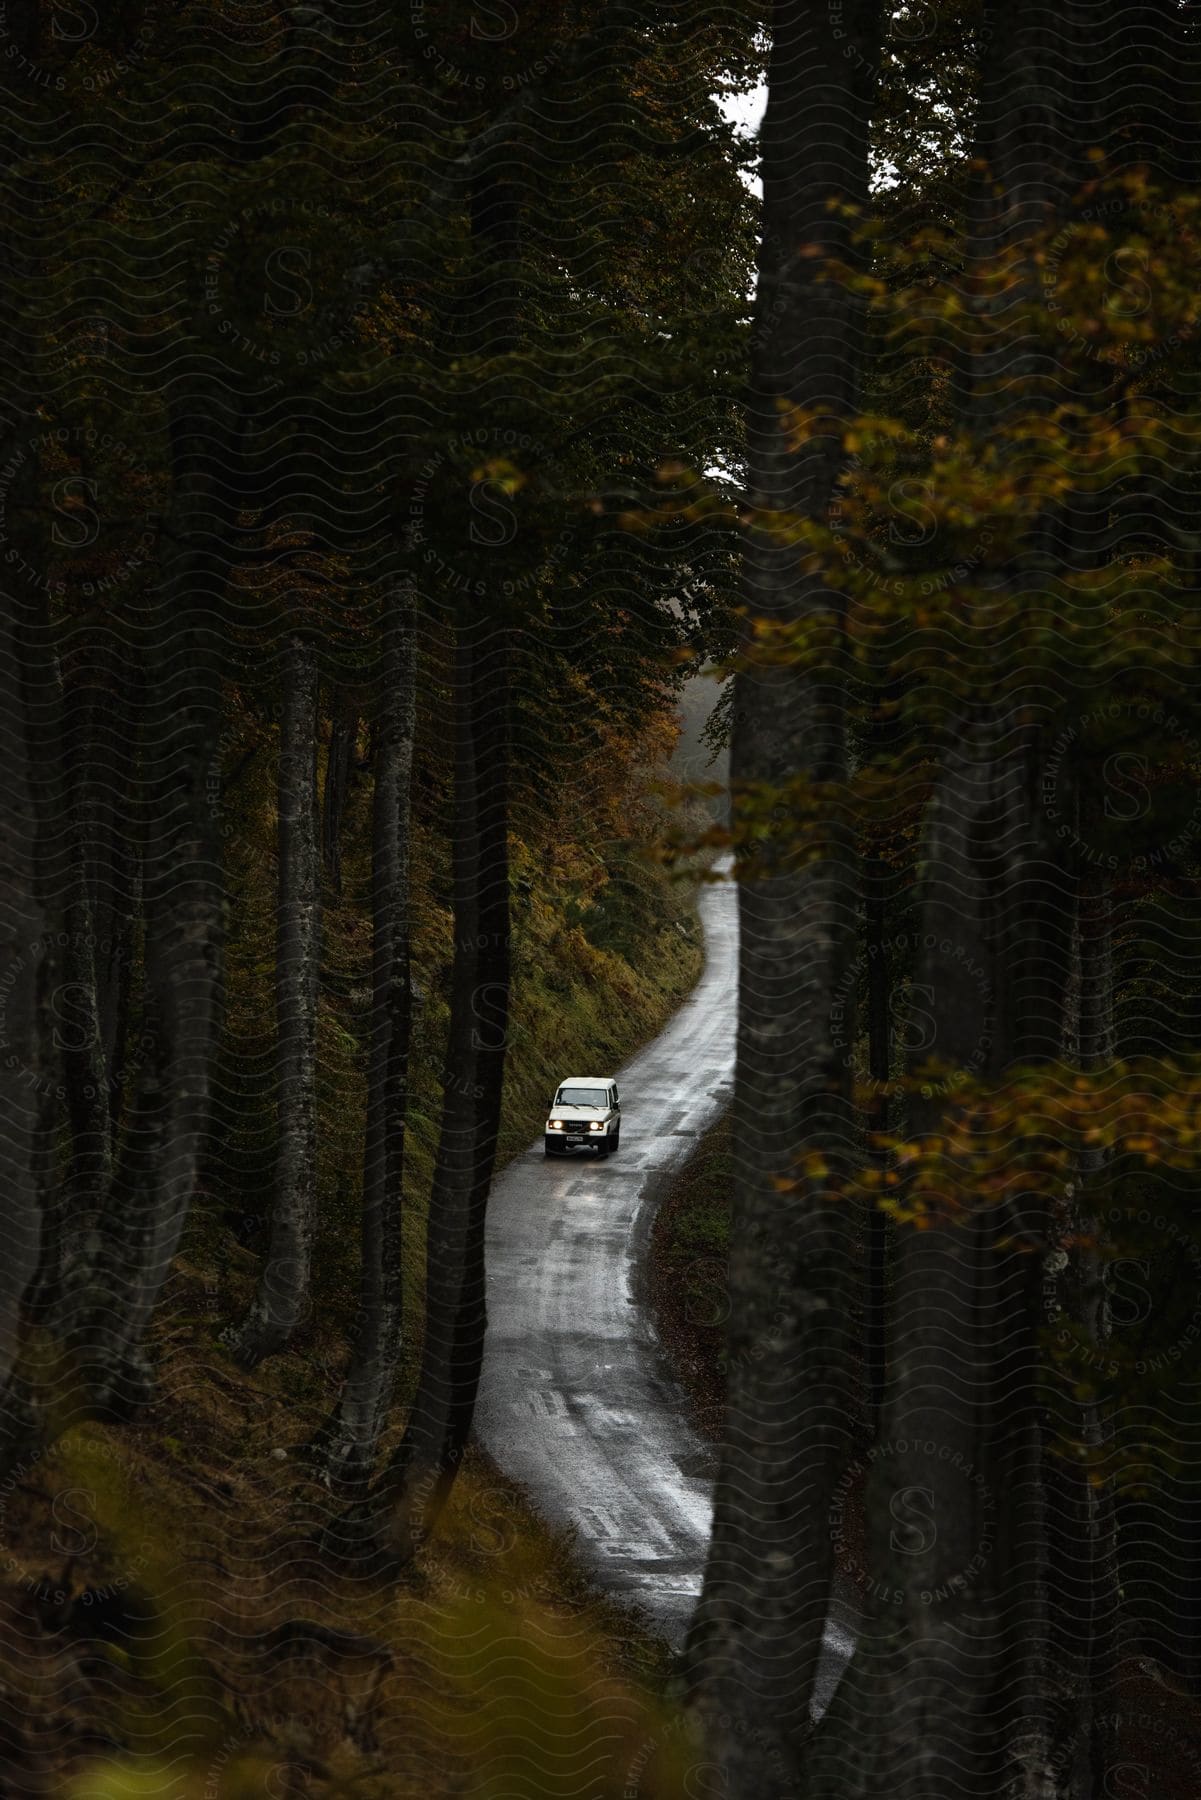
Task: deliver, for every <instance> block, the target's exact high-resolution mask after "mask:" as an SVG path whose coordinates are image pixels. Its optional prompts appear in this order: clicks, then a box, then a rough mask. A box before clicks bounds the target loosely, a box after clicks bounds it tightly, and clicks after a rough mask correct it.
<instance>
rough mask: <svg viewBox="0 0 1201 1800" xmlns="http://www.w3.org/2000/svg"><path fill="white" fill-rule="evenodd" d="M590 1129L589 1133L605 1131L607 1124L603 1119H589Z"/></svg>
mask: <svg viewBox="0 0 1201 1800" xmlns="http://www.w3.org/2000/svg"><path fill="white" fill-rule="evenodd" d="M588 1129H589V1131H603V1130H604V1129H605V1122H604V1120H603V1119H589V1121H588Z"/></svg>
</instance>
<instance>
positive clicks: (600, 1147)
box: [546, 1075, 621, 1156]
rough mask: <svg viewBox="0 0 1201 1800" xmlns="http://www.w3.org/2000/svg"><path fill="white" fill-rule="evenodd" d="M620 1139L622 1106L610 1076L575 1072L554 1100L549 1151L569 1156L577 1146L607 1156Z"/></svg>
mask: <svg viewBox="0 0 1201 1800" xmlns="http://www.w3.org/2000/svg"><path fill="white" fill-rule="evenodd" d="M620 1140H621V1107H620V1105H619V1104H618V1100H617V1083H616V1082H615V1081H614V1080H613V1077H612V1076H611V1075H572V1076H571V1077H570V1078H569V1079H568V1080H567V1081H565V1082H564V1083H563V1084H562V1086H561V1087H560V1089H559V1091H558V1093H557V1094H556V1095H555V1097H554V1100H553V1101H552V1102H551V1109H550V1113H549V1115H548V1117H547V1121H546V1154H547V1155H548V1156H566V1155H567V1152H568V1151H569V1150H571V1149H573V1148H575V1147H576V1146H579V1145H582V1146H584V1148H586V1149H588V1148H590V1149H593V1150H595V1151H596V1154H597V1155H598V1156H608V1155H609V1153H610V1151H612V1150H616V1148H617V1146H618V1143H619V1142H620Z"/></svg>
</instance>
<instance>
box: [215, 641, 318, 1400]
mask: <svg viewBox="0 0 1201 1800" xmlns="http://www.w3.org/2000/svg"><path fill="white" fill-rule="evenodd" d="M319 688H320V682H319V677H318V667H317V651H316V646H315V645H314V644H313V643H312V642H311V641H310V640H309V639H308V638H306V637H305V636H303V635H301V634H299V633H294V634H293V635H292V637H291V638H290V640H289V642H288V645H287V650H286V655H285V658H284V666H283V675H282V680H281V689H282V698H281V705H280V734H279V782H278V794H279V807H278V811H279V901H278V907H277V911H276V931H277V941H276V957H275V1024H276V1053H275V1066H276V1087H275V1110H276V1135H277V1147H276V1161H275V1193H274V1198H273V1201H272V1207H271V1241H270V1244H269V1247H268V1250H267V1257H266V1260H265V1262H264V1264H263V1270H262V1274H261V1276H260V1279H259V1285H258V1291H257V1292H256V1294H255V1297H254V1300H253V1301H252V1303H251V1307H250V1311H249V1313H248V1314H247V1316H246V1318H245V1320H244V1321H243V1323H242V1327H241V1329H240V1331H239V1333H238V1337H237V1343H236V1355H237V1356H238V1358H239V1360H240V1361H241V1362H242V1363H243V1364H244V1365H245V1366H246V1367H248V1368H254V1367H255V1366H256V1365H257V1364H258V1363H260V1362H261V1361H262V1360H263V1358H264V1357H265V1356H271V1355H274V1354H275V1353H276V1352H278V1351H280V1350H283V1349H285V1348H286V1347H287V1345H288V1343H289V1341H290V1339H291V1336H292V1333H293V1332H294V1331H295V1330H296V1327H297V1326H298V1325H299V1324H300V1323H301V1321H302V1319H303V1318H304V1316H305V1313H306V1311H307V1308H308V1306H309V1304H310V1287H311V1282H312V1259H313V1232H314V1228H315V1225H316V1217H315V1215H316V1207H317V1000H318V995H319V992H320V986H321V862H320V851H319V847H318V820H317V721H318V698H319Z"/></svg>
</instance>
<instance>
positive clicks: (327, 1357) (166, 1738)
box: [0, 884, 702, 1800]
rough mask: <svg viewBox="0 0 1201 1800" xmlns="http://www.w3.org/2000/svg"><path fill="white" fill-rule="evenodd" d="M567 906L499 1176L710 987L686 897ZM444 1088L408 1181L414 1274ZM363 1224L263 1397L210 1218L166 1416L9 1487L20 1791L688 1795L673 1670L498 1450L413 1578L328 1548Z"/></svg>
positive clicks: (237, 1291)
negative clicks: (570, 1088)
mask: <svg viewBox="0 0 1201 1800" xmlns="http://www.w3.org/2000/svg"><path fill="white" fill-rule="evenodd" d="M553 900H554V896H553V895H552V896H551V898H550V899H549V900H548V901H547V902H546V903H545V904H544V903H542V902H540V901H538V900H537V899H532V900H531V903H530V905H529V906H528V907H527V909H526V913H525V916H524V918H523V919H522V922H521V936H520V939H519V941H518V943H517V946H516V948H517V956H516V959H515V960H516V965H517V975H516V980H515V987H514V1004H513V1034H512V1042H511V1049H510V1061H509V1069H508V1079H507V1086H506V1119H505V1130H504V1140H503V1152H504V1160H507V1159H508V1157H509V1156H511V1155H513V1154H514V1153H516V1152H517V1151H519V1150H520V1149H521V1148H522V1147H523V1146H524V1145H525V1144H526V1143H528V1142H529V1140H530V1139H531V1138H532V1137H533V1136H534V1135H535V1134H536V1132H537V1130H538V1127H539V1126H540V1124H541V1121H542V1117H543V1114H544V1110H545V1106H546V1102H547V1099H548V1096H549V1093H550V1092H551V1090H552V1089H553V1086H554V1083H555V1082H556V1080H558V1079H560V1078H561V1077H562V1075H563V1074H564V1073H567V1072H571V1071H572V1070H573V1069H576V1068H580V1069H586V1068H589V1067H595V1066H598V1065H599V1064H600V1063H601V1062H603V1063H605V1064H606V1066H608V1065H612V1066H614V1067H615V1066H617V1065H618V1064H619V1063H620V1062H622V1061H623V1060H624V1059H625V1058H626V1057H627V1056H629V1055H630V1054H632V1052H633V1051H634V1050H635V1049H637V1048H638V1047H639V1045H641V1044H642V1043H644V1042H646V1041H647V1040H648V1039H649V1038H651V1037H653V1036H654V1035H655V1034H656V1033H657V1032H658V1031H659V1030H660V1029H661V1027H662V1025H663V1023H664V1022H665V1021H666V1019H667V1018H668V1017H669V1016H670V1015H671V1013H672V1012H673V1011H674V1010H675V1008H676V1007H677V1006H678V1005H679V1003H680V1002H681V1000H682V999H683V998H684V997H685V996H686V994H687V993H688V992H689V990H690V989H691V987H692V986H693V984H694V982H695V980H696V978H697V975H698V974H699V972H700V968H701V963H702V952H701V945H700V934H699V931H698V929H697V927H696V924H695V915H694V913H693V911H692V904H691V897H690V896H689V895H688V894H687V892H686V891H685V890H682V889H680V888H679V887H674V888H671V889H669V888H668V887H667V886H666V885H665V884H664V885H663V886H662V887H661V888H660V887H659V886H658V885H656V886H655V887H651V886H650V885H649V884H643V885H642V887H641V888H640V889H639V890H638V893H637V895H635V896H634V900H636V906H635V905H633V904H631V907H630V908H629V910H628V913H627V916H625V917H622V916H621V914H620V912H619V909H618V907H617V906H616V904H615V901H614V897H613V896H610V897H609V904H608V911H607V913H606V914H604V915H603V916H598V914H597V913H596V912H595V911H593V910H590V909H588V908H581V909H580V916H579V918H575V919H573V918H572V917H571V916H570V913H569V911H568V910H567V909H566V908H565V907H563V906H561V905H558V904H555V903H552V902H553ZM432 992H433V990H432V984H431V994H432ZM437 1005H438V1002H437V999H436V995H435V996H434V997H433V998H432V999H431V1003H430V1006H429V1008H428V1010H427V1018H426V1023H425V1026H424V1029H425V1030H426V1031H427V1032H429V1033H431V1035H432V1036H434V1037H435V1038H436V1036H437V1029H438V1023H439V1021H438V1019H437V1017H436V1011H435V1009H436V1007H437ZM430 1066H431V1062H430V1059H429V1058H423V1061H422V1070H423V1073H422V1085H421V1086H420V1087H419V1088H418V1090H417V1094H416V1109H417V1111H418V1114H419V1115H420V1116H419V1118H418V1120H417V1122H416V1127H415V1130H414V1134H413V1135H414V1139H415V1144H414V1152H413V1156H412V1158H411V1164H410V1170H409V1181H408V1183H407V1196H406V1197H407V1203H408V1207H409V1229H410V1237H409V1241H408V1243H407V1244H406V1264H408V1265H409V1266H410V1267H411V1268H413V1269H414V1270H415V1269H416V1268H417V1267H419V1265H420V1260H421V1257H422V1255H423V1252H424V1230H425V1209H426V1204H427V1196H428V1191H429V1176H430V1174H431V1173H432V1163H433V1145H434V1130H433V1128H434V1125H435V1123H436V1113H437V1107H436V1104H435V1101H436V1098H437V1096H436V1095H435V1093H434V1092H433V1087H432V1083H431V1079H430V1076H429V1074H428V1069H429V1067H430ZM347 1229H348V1227H347V1222H346V1221H340V1220H338V1219H337V1218H336V1217H334V1218H328V1217H327V1219H326V1225H325V1237H324V1254H325V1256H326V1267H325V1271H324V1273H325V1275H326V1277H327V1280H326V1282H325V1284H324V1286H323V1289H322V1300H321V1304H320V1306H319V1308H318V1311H317V1313H316V1314H315V1316H313V1317H312V1318H310V1319H309V1320H308V1321H307V1322H306V1325H305V1327H304V1328H303V1330H302V1331H301V1332H300V1333H299V1334H298V1335H297V1338H296V1340H295V1343H294V1345H293V1347H292V1349H291V1350H290V1351H289V1352H288V1353H287V1354H286V1355H282V1356H278V1357H274V1358H272V1359H270V1360H269V1361H268V1362H266V1363H264V1364H263V1365H262V1366H261V1367H260V1369H259V1370H258V1371H257V1372H256V1373H255V1374H253V1375H246V1374H244V1373H243V1372H242V1371H241V1370H239V1369H238V1368H237V1367H236V1366H235V1365H234V1363H233V1362H232V1361H231V1360H230V1358H229V1357H228V1356H227V1355H226V1354H225V1352H224V1350H223V1349H222V1347H221V1344H220V1341H219V1334H220V1332H221V1329H222V1328H223V1326H224V1325H225V1324H226V1323H227V1322H228V1318H229V1316H230V1314H231V1312H232V1313H233V1314H234V1315H235V1316H236V1313H237V1310H238V1305H239V1304H240V1303H242V1302H243V1301H244V1299H245V1298H248V1297H249V1294H250V1291H251V1288H252V1284H253V1281H254V1277H255V1274H256V1271H257V1258H256V1257H255V1255H254V1254H253V1253H252V1252H251V1251H249V1250H248V1249H247V1248H245V1247H244V1246H243V1245H242V1244H241V1243H240V1242H239V1239H238V1236H237V1234H236V1233H235V1231H234V1230H232V1229H231V1228H230V1227H229V1225H228V1224H226V1223H225V1222H224V1221H223V1215H222V1211H221V1209H220V1206H219V1205H218V1204H216V1203H214V1202H213V1201H210V1202H209V1203H208V1204H206V1205H204V1206H202V1207H201V1208H199V1209H198V1212H197V1214H196V1216H195V1217H194V1219H193V1220H192V1222H191V1225H190V1228H189V1231H188V1235H187V1239H186V1243H185V1247H184V1251H183V1253H182V1254H181V1255H180V1257H179V1258H178V1259H177V1262H176V1264H175V1266H174V1269H173V1273H172V1276H171V1279H170V1282H169V1285H168V1288H167V1290H166V1292H165V1293H164V1296H163V1301H162V1305H161V1307H160V1309H159V1313H158V1315H157V1316H156V1319H155V1322H154V1326H153V1330H152V1332H151V1341H150V1349H151V1354H152V1358H153V1360H154V1362H155V1365H156V1368H157V1372H158V1391H157V1396H156V1398H155V1400H154V1403H153V1404H152V1405H151V1406H150V1407H149V1408H148V1409H147V1410H146V1411H145V1412H144V1413H143V1414H141V1415H139V1416H138V1417H137V1419H136V1420H134V1421H132V1422H130V1423H129V1424H126V1425H99V1424H97V1425H88V1426H86V1427H82V1428H79V1429H76V1430H73V1431H71V1432H70V1433H69V1434H67V1436H66V1437H65V1438H64V1439H62V1440H61V1441H60V1442H59V1443H58V1444H57V1445H56V1446H55V1447H54V1448H53V1449H52V1450H51V1451H49V1452H47V1453H45V1454H44V1455H42V1456H40V1457H35V1458H31V1459H29V1461H28V1462H27V1463H26V1465H24V1466H23V1467H22V1468H21V1469H20V1471H18V1473H17V1474H16V1475H15V1477H14V1478H13V1479H12V1480H11V1482H10V1483H7V1484H6V1485H5V1491H4V1493H3V1495H0V1544H2V1547H3V1551H4V1559H3V1567H2V1570H0V1581H2V1582H3V1586H4V1589H5V1593H4V1601H5V1604H4V1605H3V1606H0V1616H3V1617H4V1618H5V1619H6V1620H7V1621H8V1627H7V1635H8V1637H9V1639H10V1641H9V1642H8V1643H7V1644H5V1645H4V1646H3V1647H2V1650H0V1658H2V1660H3V1663H4V1664H5V1665H6V1667H5V1675H6V1680H7V1682H8V1686H7V1688H6V1689H5V1690H4V1692H3V1693H2V1694H0V1793H4V1794H7V1793H10V1792H11V1793H14V1794H16V1793H19V1794H20V1795H21V1796H22V1800H24V1796H25V1795H27V1794H29V1795H42V1794H45V1795H51V1794H60V1793H61V1794H64V1795H67V1796H70V1797H72V1800H100V1797H101V1796H103V1797H104V1800H124V1797H125V1796H128V1797H129V1800H134V1796H145V1797H146V1800H149V1797H150V1796H154V1800H241V1797H242V1796H252V1795H254V1796H258V1795H262V1794H267V1793H269V1794H271V1795H273V1796H276V1797H278V1796H293V1795H301V1794H305V1795H312V1794H331V1795H332V1794H343V1793H347V1794H348V1793H350V1792H352V1791H353V1792H354V1793H355V1794H359V1795H362V1794H365V1795H369V1796H376V1795H378V1796H380V1797H381V1800H382V1797H383V1796H400V1797H401V1800H404V1797H406V1796H408V1795H421V1796H423V1797H426V1800H428V1797H429V1796H431V1795H443V1794H447V1795H450V1794H463V1795H480V1796H485V1795H500V1794H510V1795H512V1794H518V1793H523V1792H526V1791H529V1792H531V1793H533V1792H536V1791H537V1792H541V1791H547V1790H548V1789H549V1790H551V1791H556V1792H559V1791H561V1792H567V1793H571V1794H573V1795H575V1794H579V1795H584V1796H596V1797H597V1800H608V1797H609V1796H614V1797H616V1796H618V1795H622V1794H624V1793H625V1792H626V1791H628V1787H629V1783H630V1780H631V1779H633V1780H634V1782H635V1783H636V1789H637V1792H638V1793H639V1794H640V1795H646V1796H650V1797H654V1796H663V1797H664V1800H667V1797H668V1796H674V1795H677V1794H681V1793H683V1792H685V1791H686V1788H685V1786H684V1782H685V1766H684V1764H683V1763H682V1762H681V1755H682V1751H681V1747H680V1740H679V1734H678V1731H677V1730H676V1728H675V1727H674V1725H673V1722H672V1720H671V1719H670V1718H669V1716H668V1714H667V1713H666V1711H665V1710H664V1708H663V1705H662V1703H661V1701H660V1699H659V1695H660V1694H661V1691H662V1686H663V1682H664V1679H665V1675H666V1652H665V1651H664V1649H663V1647H662V1645H661V1644H660V1643H659V1641H658V1640H657V1639H656V1638H654V1637H653V1636H652V1635H651V1634H650V1633H649V1632H644V1631H643V1630H642V1629H641V1628H640V1627H639V1625H638V1622H637V1620H636V1619H635V1618H634V1617H632V1616H631V1614H630V1613H629V1612H627V1611H626V1610H624V1609H619V1608H617V1607H615V1606H612V1605H610V1604H609V1603H608V1602H606V1601H605V1600H604V1599H603V1598H601V1597H598V1596H597V1595H596V1593H595V1591H594V1590H592V1589H591V1588H590V1587H589V1586H588V1584H587V1583H586V1581H585V1580H584V1579H583V1577H582V1576H581V1575H580V1574H579V1572H578V1570H577V1568H576V1566H575V1564H574V1561H573V1559H572V1555H571V1549H570V1545H569V1543H568V1542H567V1540H566V1539H565V1538H563V1537H561V1536H559V1535H556V1534H555V1533H554V1532H552V1531H551V1530H550V1529H549V1528H548V1527H547V1526H546V1525H545V1523H544V1522H543V1521H542V1520H540V1519H539V1518H538V1516H537V1514H536V1513H535V1512H534V1511H533V1510H532V1509H531V1507H530V1506H529V1505H528V1504H527V1503H526V1501H525V1500H524V1498H523V1496H522V1495H521V1493H520V1492H519V1491H518V1490H517V1489H516V1487H515V1486H514V1485H513V1484H512V1483H511V1482H509V1481H507V1480H506V1479H505V1477H504V1476H503V1475H502V1474H501V1473H500V1472H499V1471H498V1470H497V1469H496V1468H495V1467H493V1466H492V1465H491V1464H490V1463H489V1462H488V1461H487V1459H485V1458H484V1457H483V1456H482V1455H480V1454H478V1453H470V1454H469V1455H468V1457H467V1459H466V1462H465V1465H464V1468H463V1471H462V1474H461V1476H460V1479H459V1481H458V1484H457V1486H456V1489H455V1491H454V1495H453V1499H452V1503H451V1506H450V1508H449V1511H448V1514H447V1516H446V1518H445V1521H444V1524H443V1526H442V1528H441V1529H440V1531H439V1534H438V1536H437V1538H436V1539H435V1540H434V1542H433V1543H432V1544H431V1545H430V1546H429V1547H428V1549H427V1550H426V1552H425V1553H424V1555H423V1556H422V1557H421V1559H420V1561H419V1563H418V1564H417V1566H416V1567H415V1568H413V1569H412V1570H411V1571H409V1572H407V1573H406V1574H405V1576H404V1577H403V1578H402V1579H401V1580H400V1581H399V1582H396V1581H389V1582H381V1581H373V1582H368V1581H361V1580H358V1579H356V1578H355V1577H354V1575H353V1572H347V1571H342V1570H339V1569H338V1568H337V1567H335V1566H332V1565H331V1564H330V1562H329V1560H328V1558H327V1557H325V1556H323V1555H321V1554H320V1553H319V1552H318V1550H317V1548H316V1545H317V1538H318V1534H319V1532H320V1530H321V1528H322V1526H323V1525H324V1524H325V1522H326V1521H327V1520H328V1518H329V1516H330V1510H331V1502H330V1496H329V1494H328V1493H327V1492H326V1490H325V1489H324V1488H323V1487H322V1485H321V1483H320V1482H319V1481H318V1480H317V1479H316V1478H315V1476H314V1473H313V1471H312V1469H311V1467H310V1466H309V1464H308V1463H307V1461H306V1459H305V1458H304V1456H303V1454H301V1451H302V1447H303V1445H304V1444H305V1443H306V1442H307V1441H308V1439H309V1438H310V1437H311V1435H312V1433H313V1431H314V1430H315V1428H316V1427H317V1426H318V1425H319V1423H320V1422H321V1420H322V1418H323V1417H324V1415H325V1413H326V1411H327V1409H328V1408H329V1406H330V1405H331V1403H332V1401H333V1399H334V1398H335V1396H336V1393H337V1389H338V1383H339V1379H340V1375H341V1371H342V1369H343V1367H344V1366H345V1362H346V1358H347V1354H348V1342H347V1337H346V1331H345V1325H346V1320H347V1318H348V1316H349V1308H348V1306H347V1305H346V1304H344V1303H340V1301H344V1300H345V1299H347V1298H348V1297H349V1291H350V1290H347V1294H346V1295H343V1296H340V1295H339V1293H338V1291H337V1288H336V1286H335V1285H334V1283H333V1281H332V1280H330V1279H328V1278H329V1277H330V1275H331V1273H332V1272H333V1271H335V1270H336V1269H338V1268H341V1267H343V1266H345V1267H346V1268H348V1269H349V1268H352V1267H353V1245H352V1247H351V1250H350V1251H348V1249H347V1245H346V1242H345V1241H344V1240H345V1236H346V1233H347ZM231 1296H232V1304H231ZM419 1324H420V1319H419V1315H418V1316H417V1317H415V1318H412V1319H411V1320H410V1321H409V1338H408V1349H409V1359H408V1364H409V1368H410V1369H411V1367H412V1365H413V1363H414V1361H415V1358H416V1354H417V1349H418V1346H419ZM402 1419H403V1405H402V1406H400V1407H398V1409H397V1427H398V1426H399V1423H400V1421H401V1420H402ZM396 1435H397V1429H396V1428H394V1430H393V1433H392V1436H391V1438H390V1440H389V1443H388V1444H387V1445H386V1446H385V1453H386V1451H387V1449H388V1448H390V1447H391V1443H392V1442H394V1441H395V1438H396ZM631 1771H633V1774H632V1775H631Z"/></svg>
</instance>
